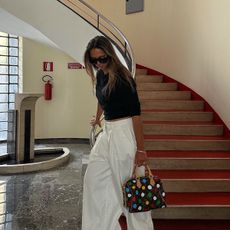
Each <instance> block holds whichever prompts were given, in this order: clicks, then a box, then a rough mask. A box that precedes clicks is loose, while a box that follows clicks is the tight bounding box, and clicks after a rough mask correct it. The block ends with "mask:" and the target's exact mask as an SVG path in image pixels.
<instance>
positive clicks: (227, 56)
mask: <svg viewBox="0 0 230 230" xmlns="http://www.w3.org/2000/svg"><path fill="white" fill-rule="evenodd" d="M86 2H87V3H89V4H91V5H92V6H93V7H95V8H96V9H98V10H100V12H101V13H102V14H104V15H105V16H106V17H108V19H110V20H111V21H113V22H114V24H115V25H117V26H118V27H119V28H120V29H121V30H122V31H123V33H124V34H125V35H126V36H127V38H128V40H129V41H130V43H131V45H132V46H133V50H134V53H135V58H136V61H137V63H139V64H142V65H145V66H147V67H150V68H153V69H155V70H158V71H160V72H162V73H164V74H166V75H169V76H171V77H172V78H174V79H176V80H177V81H179V82H182V83H184V84H185V85H187V86H188V87H190V88H191V89H193V90H194V91H196V92H197V93H198V94H200V95H201V96H202V97H203V98H204V99H205V100H206V101H207V102H208V103H209V104H210V105H211V106H212V107H213V108H214V109H215V111H216V112H217V113H218V114H219V115H220V117H221V118H222V119H223V120H224V121H225V123H226V125H227V126H228V127H229V128H230V116H229V114H230V103H229V98H230V78H229V76H230V68H229V60H230V26H229V21H230V14H229V9H230V1H229V0H161V1H159V0H151V1H149V0H145V1H144V4H145V7H144V8H145V10H144V12H141V13H136V14H130V15H125V1H116V0H111V1H109V4H108V1H107V0H87V1H86Z"/></svg>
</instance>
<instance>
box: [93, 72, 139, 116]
mask: <svg viewBox="0 0 230 230" xmlns="http://www.w3.org/2000/svg"><path fill="white" fill-rule="evenodd" d="M131 81H132V83H133V87H131V86H130V84H129V83H128V82H127V81H126V80H124V79H123V78H122V77H119V76H118V78H117V81H116V85H115V87H114V88H113V89H112V91H111V93H110V95H109V96H108V95H107V94H106V93H105V92H104V91H103V88H104V87H105V86H106V84H107V83H108V75H105V74H104V72H103V71H102V70H99V71H98V72H97V83H96V96H97V99H98V102H99V104H100V106H101V108H102V109H103V111H104V117H105V120H114V119H119V118H122V117H132V116H136V115H140V102H139V98H138V95H137V91H136V84H135V82H134V80H133V78H131Z"/></svg>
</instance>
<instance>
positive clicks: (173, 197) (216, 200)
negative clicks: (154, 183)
mask: <svg viewBox="0 0 230 230" xmlns="http://www.w3.org/2000/svg"><path fill="white" fill-rule="evenodd" d="M166 201H167V204H168V205H230V193H227V192H203V193H202V192H200V193H199V192H194V193H171V192H169V193H167V196H166Z"/></svg>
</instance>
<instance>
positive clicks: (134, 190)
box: [123, 165, 166, 213]
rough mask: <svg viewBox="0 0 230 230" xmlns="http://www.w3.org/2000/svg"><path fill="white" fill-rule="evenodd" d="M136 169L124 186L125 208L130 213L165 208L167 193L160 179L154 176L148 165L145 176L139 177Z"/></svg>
mask: <svg viewBox="0 0 230 230" xmlns="http://www.w3.org/2000/svg"><path fill="white" fill-rule="evenodd" d="M136 168H137V166H135V167H134V173H133V176H132V178H131V179H129V180H128V181H126V183H125V184H124V186H123V193H124V205H125V207H127V208H128V210H129V212H130V213H135V212H146V211H149V210H151V209H157V208H165V207H166V201H165V191H164V189H163V185H162V182H161V180H160V178H158V177H157V176H153V174H152V172H151V170H150V168H149V166H148V165H145V176H141V177H137V176H136Z"/></svg>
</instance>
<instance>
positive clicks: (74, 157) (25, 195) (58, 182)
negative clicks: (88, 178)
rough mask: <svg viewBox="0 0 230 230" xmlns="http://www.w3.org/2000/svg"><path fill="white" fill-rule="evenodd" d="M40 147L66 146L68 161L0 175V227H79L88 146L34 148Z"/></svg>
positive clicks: (23, 229) (47, 229) (22, 229)
mask: <svg viewBox="0 0 230 230" xmlns="http://www.w3.org/2000/svg"><path fill="white" fill-rule="evenodd" d="M39 146H40V147H44V146H58V147H61V146H63V147H67V148H69V149H70V153H71V157H70V160H69V162H68V163H67V164H65V165H63V166H61V167H58V168H55V169H51V170H48V171H42V172H34V173H28V174H17V175H16V174H15V175H11V176H8V175H7V176H4V175H0V230H80V229H81V208H82V167H84V168H85V166H84V163H87V156H88V154H89V151H90V147H89V145H88V144H64V145H63V144H58V145H51V144H49V145H37V146H36V147H39ZM82 162H83V164H82Z"/></svg>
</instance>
